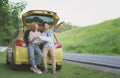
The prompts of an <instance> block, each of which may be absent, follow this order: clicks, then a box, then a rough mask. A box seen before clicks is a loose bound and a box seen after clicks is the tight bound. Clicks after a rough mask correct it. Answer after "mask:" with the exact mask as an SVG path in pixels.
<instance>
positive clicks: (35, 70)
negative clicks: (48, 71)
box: [30, 67, 42, 74]
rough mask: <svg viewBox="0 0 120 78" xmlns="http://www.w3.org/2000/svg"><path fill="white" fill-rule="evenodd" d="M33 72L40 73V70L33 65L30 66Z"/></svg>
mask: <svg viewBox="0 0 120 78" xmlns="http://www.w3.org/2000/svg"><path fill="white" fill-rule="evenodd" d="M30 69H31V70H32V71H33V72H34V73H37V74H42V72H41V71H40V70H39V69H35V68H33V67H31V68H30Z"/></svg>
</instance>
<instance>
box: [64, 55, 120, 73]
mask: <svg viewBox="0 0 120 78" xmlns="http://www.w3.org/2000/svg"><path fill="white" fill-rule="evenodd" d="M63 59H64V60H66V61H71V62H74V63H75V62H77V63H82V64H87V66H88V65H92V67H94V66H102V68H103V69H104V70H110V71H113V70H115V71H117V72H119V73H120V56H106V55H92V54H73V53H63ZM105 67H106V68H105ZM108 68H110V69H108ZM111 69H112V70H111Z"/></svg>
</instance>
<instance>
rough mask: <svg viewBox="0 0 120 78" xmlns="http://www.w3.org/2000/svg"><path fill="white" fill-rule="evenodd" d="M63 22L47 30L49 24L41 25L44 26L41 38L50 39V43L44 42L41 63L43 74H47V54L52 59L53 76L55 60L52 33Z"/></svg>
mask: <svg viewBox="0 0 120 78" xmlns="http://www.w3.org/2000/svg"><path fill="white" fill-rule="evenodd" d="M63 23H64V22H61V23H59V24H57V25H55V26H54V27H53V28H51V29H49V24H48V23H47V22H45V23H44V24H43V26H44V32H43V33H42V36H45V37H51V38H52V40H51V41H46V42H45V43H44V45H43V63H44V68H45V71H44V72H48V68H47V59H46V57H47V54H48V53H49V54H50V57H51V59H52V73H53V74H55V73H56V58H55V45H54V40H53V39H54V32H55V30H56V29H58V27H59V26H60V25H61V24H63Z"/></svg>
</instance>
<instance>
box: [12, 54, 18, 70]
mask: <svg viewBox="0 0 120 78" xmlns="http://www.w3.org/2000/svg"><path fill="white" fill-rule="evenodd" d="M11 69H12V70H15V71H16V70H17V69H18V66H17V65H15V62H14V56H13V53H12V62H11Z"/></svg>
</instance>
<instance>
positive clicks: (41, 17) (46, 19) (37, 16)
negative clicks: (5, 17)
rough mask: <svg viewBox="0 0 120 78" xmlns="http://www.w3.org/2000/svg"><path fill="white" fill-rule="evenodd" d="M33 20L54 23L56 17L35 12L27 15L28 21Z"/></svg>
mask: <svg viewBox="0 0 120 78" xmlns="http://www.w3.org/2000/svg"><path fill="white" fill-rule="evenodd" d="M33 21H39V22H40V23H43V22H47V23H48V24H53V23H54V18H53V17H52V16H50V15H43V14H41V15H40V14H35V15H30V16H27V17H26V23H31V22H33Z"/></svg>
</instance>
